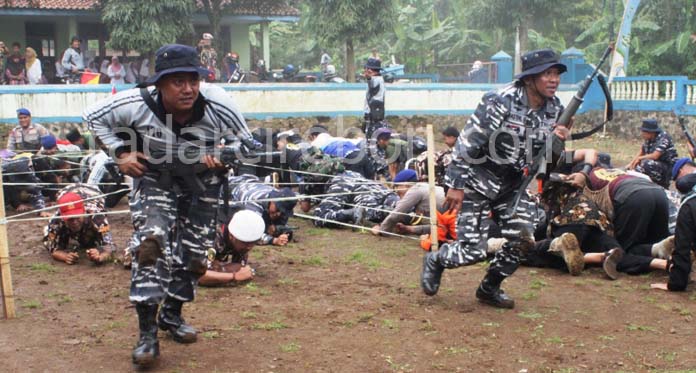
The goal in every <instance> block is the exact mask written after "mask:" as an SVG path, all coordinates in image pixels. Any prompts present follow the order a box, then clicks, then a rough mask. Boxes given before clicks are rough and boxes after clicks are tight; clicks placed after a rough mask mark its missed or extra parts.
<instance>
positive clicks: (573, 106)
mask: <svg viewBox="0 0 696 373" xmlns="http://www.w3.org/2000/svg"><path fill="white" fill-rule="evenodd" d="M612 50H613V46H611V45H610V46H609V47H607V50H605V51H604V54H603V55H602V58H601V59H600V60H599V63H598V64H597V66H596V67H595V69H594V71H592V73H591V74H590V75H588V76H587V77H586V78H585V80H583V81H582V82H581V83H580V84H579V85H578V91H577V92H576V93H575V95H574V96H573V98H572V99H571V100H570V103H569V104H568V106H566V107H565V109H564V110H563V113H562V114H561V116H560V118H558V120H557V121H556V124H558V125H561V126H566V127H567V126H568V125H569V124H570V121H571V120H572V118H573V116H574V115H575V113H576V112H577V111H578V109H579V108H580V105H582V103H583V101H584V97H585V94H587V90H588V89H589V88H590V85H591V84H592V81H593V80H594V78H595V77H597V78H598V80H599V83H600V86H602V90H603V91H604V95H605V96H606V97H607V109H608V115H607V118H608V120H611V112H612V110H611V96H610V95H609V90H608V88H607V87H606V81H604V77H603V76H601V75H599V69H600V68H601V67H602V65H604V62H605V61H606V60H607V58H608V57H609V55H610V54H611V51H612ZM603 125H604V123H602V125H600V126H597V127H596V128H593V129H592V130H590V131H588V132H586V133H582V134H579V135H578V136H571V139H574V140H575V139H580V138H583V137H587V136H589V135H591V134H593V133H595V132H597V131H598V130H599V129H600V128H601V127H602V126H603ZM554 137H555V136H553V135H552V134H551V135H549V136H547V139H546V141H547V142H548V141H553V139H554ZM547 148H548V144H547V146H545V147H544V149H540V150H539V152H538V153H537V155H536V156H534V157H533V158H532V162H531V163H530V164H529V166H527V168H526V169H525V176H524V179H523V180H522V184H521V185H520V188H519V189H518V190H517V192H516V193H515V198H514V199H513V200H512V203H511V204H510V205H509V206H508V207H507V209H506V211H505V213H506V215H508V216H514V215H515V214H516V210H517V206H518V205H519V204H520V199H521V198H522V195H523V194H524V193H527V187H528V186H529V184H530V183H531V182H532V180H534V179H537V178H538V177H539V176H540V175H545V174H546V165H547V162H548V161H547V160H546V151H547Z"/></svg>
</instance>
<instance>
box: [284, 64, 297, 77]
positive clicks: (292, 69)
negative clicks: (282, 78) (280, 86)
mask: <svg viewBox="0 0 696 373" xmlns="http://www.w3.org/2000/svg"><path fill="white" fill-rule="evenodd" d="M294 72H295V65H293V64H290V63H289V64H287V65H285V67H284V68H283V75H286V74H287V75H290V74H292V73H294Z"/></svg>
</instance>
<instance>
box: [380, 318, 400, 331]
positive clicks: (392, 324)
mask: <svg viewBox="0 0 696 373" xmlns="http://www.w3.org/2000/svg"><path fill="white" fill-rule="evenodd" d="M382 327H384V328H385V329H392V330H394V329H396V330H398V329H399V325H398V323H397V322H396V321H394V320H388V319H384V320H382Z"/></svg>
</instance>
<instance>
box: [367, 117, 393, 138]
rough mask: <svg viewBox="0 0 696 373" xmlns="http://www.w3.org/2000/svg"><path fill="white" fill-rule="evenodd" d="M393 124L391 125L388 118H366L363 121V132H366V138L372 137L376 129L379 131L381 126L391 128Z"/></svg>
mask: <svg viewBox="0 0 696 373" xmlns="http://www.w3.org/2000/svg"><path fill="white" fill-rule="evenodd" d="M390 127H391V126H390V125H389V122H387V121H386V120H380V121H371V120H366V121H364V122H363V128H362V130H363V132H365V138H366V139H372V135H374V133H375V131H377V130H378V129H380V128H390Z"/></svg>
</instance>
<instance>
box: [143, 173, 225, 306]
mask: <svg viewBox="0 0 696 373" xmlns="http://www.w3.org/2000/svg"><path fill="white" fill-rule="evenodd" d="M201 179H202V180H203V183H204V184H205V185H206V186H207V189H206V191H205V192H203V193H202V194H201V195H198V196H196V197H194V196H192V195H191V194H190V193H183V192H176V191H174V190H172V188H164V187H163V186H161V185H159V184H158V182H157V180H156V179H154V178H152V177H151V176H148V175H146V176H143V177H142V178H141V179H140V180H138V182H137V183H136V185H135V186H134V189H133V192H132V194H131V198H130V208H131V214H132V220H133V228H134V229H135V232H133V236H132V238H131V241H130V246H131V254H132V256H133V264H132V267H131V289H130V301H131V302H136V303H147V304H159V303H161V302H162V301H163V300H164V298H165V296H166V297H172V298H175V299H178V300H180V301H184V302H190V301H192V300H193V297H194V292H195V286H196V284H197V282H198V279H199V278H200V276H202V275H203V274H204V273H205V271H206V268H207V249H208V248H210V247H213V240H214V239H215V218H216V211H217V205H218V197H219V193H220V187H221V183H222V181H223V179H222V178H219V177H217V176H215V175H213V174H205V176H201ZM174 189H176V188H174ZM144 241H148V242H147V243H146V244H147V245H148V247H150V245H151V244H152V243H153V241H154V242H156V243H157V244H158V245H159V248H160V251H159V254H160V255H159V257H157V258H156V261H155V262H153V263H147V264H146V265H142V263H141V264H139V263H138V262H139V261H141V262H144V261H145V260H144V258H141V257H140V256H139V252H140V251H141V249H142V247H143V242H144Z"/></svg>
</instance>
